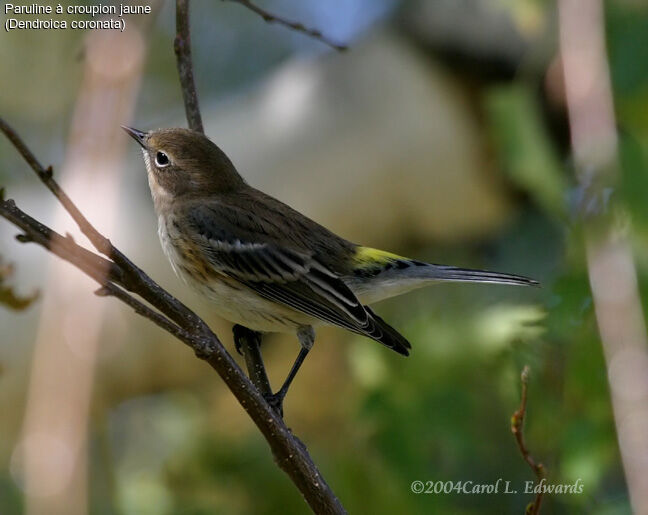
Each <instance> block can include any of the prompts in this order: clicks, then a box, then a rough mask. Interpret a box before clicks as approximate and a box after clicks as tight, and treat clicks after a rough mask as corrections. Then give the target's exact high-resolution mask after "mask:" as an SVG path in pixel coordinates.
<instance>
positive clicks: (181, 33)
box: [173, 0, 205, 132]
mask: <svg viewBox="0 0 648 515" xmlns="http://www.w3.org/2000/svg"><path fill="white" fill-rule="evenodd" d="M173 50H174V52H175V55H176V64H177V67H178V74H179V75H180V86H181V88H182V98H183V100H184V105H185V112H186V114H187V122H188V123H189V128H190V129H193V130H194V131H198V132H205V130H204V129H203V123H202V117H201V116H200V109H199V108H198V92H197V91H196V83H195V81H194V73H193V64H192V60H191V32H190V30H189V0H176V37H175V40H174V41H173Z"/></svg>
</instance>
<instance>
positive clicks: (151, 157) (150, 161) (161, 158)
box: [122, 126, 245, 201]
mask: <svg viewBox="0 0 648 515" xmlns="http://www.w3.org/2000/svg"><path fill="white" fill-rule="evenodd" d="M122 128H123V129H124V130H125V131H126V132H127V133H128V135H129V136H131V137H132V138H133V139H134V140H135V141H137V143H139V145H140V146H141V147H142V152H143V154H144V162H145V163H146V170H147V172H148V180H149V186H150V187H151V193H152V194H153V198H154V200H156V201H157V200H162V199H175V198H178V197H180V196H184V195H202V194H206V195H210V194H215V193H224V192H228V191H231V190H233V189H236V188H238V187H240V186H241V185H243V184H245V182H244V181H243V179H242V178H241V176H240V175H239V174H238V172H237V171H236V168H234V165H233V164H232V162H231V161H230V160H229V158H228V157H227V156H226V155H225V153H224V152H223V151H222V150H221V149H220V148H218V147H217V146H216V145H215V144H214V143H212V142H211V141H210V140H209V139H208V138H207V137H206V136H205V135H204V134H202V133H200V132H196V131H192V130H189V129H181V128H173V129H158V130H154V131H149V132H144V131H140V130H137V129H133V128H131V127H124V126H122Z"/></svg>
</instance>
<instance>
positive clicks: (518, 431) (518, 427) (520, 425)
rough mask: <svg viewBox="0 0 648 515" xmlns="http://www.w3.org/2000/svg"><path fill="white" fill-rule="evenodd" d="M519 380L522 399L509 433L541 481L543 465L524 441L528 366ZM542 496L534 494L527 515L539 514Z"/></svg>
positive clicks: (543, 473)
mask: <svg viewBox="0 0 648 515" xmlns="http://www.w3.org/2000/svg"><path fill="white" fill-rule="evenodd" d="M520 380H521V382H522V399H521V401H520V407H519V408H518V410H517V411H516V412H515V413H513V415H512V416H511V431H512V432H513V436H515V441H516V442H517V446H518V449H520V452H521V453H522V457H523V458H524V461H526V462H527V463H528V464H529V467H531V470H533V473H534V474H535V475H536V477H537V478H538V481H542V479H543V478H544V477H545V468H544V465H543V464H542V463H539V462H537V461H536V460H535V459H534V458H533V456H531V453H530V452H529V449H528V448H527V446H526V442H525V441H524V418H525V416H526V409H527V391H528V389H529V366H528V365H525V366H524V368H523V369H522V373H521V374H520ZM542 495H543V490H542V489H539V492H538V493H537V494H536V498H535V500H534V501H533V503H531V504H529V506H527V509H526V513H527V514H528V515H537V514H538V513H540V505H541V504H542Z"/></svg>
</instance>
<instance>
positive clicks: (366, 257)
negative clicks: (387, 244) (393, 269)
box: [354, 247, 407, 265]
mask: <svg viewBox="0 0 648 515" xmlns="http://www.w3.org/2000/svg"><path fill="white" fill-rule="evenodd" d="M354 259H355V262H356V263H357V264H358V265H371V264H377V265H382V264H384V263H389V262H390V261H394V260H398V259H407V258H404V257H403V256H399V255H398V254H392V253H391V252H386V251H384V250H379V249H372V248H371V247H358V248H357V249H356V254H355V256H354Z"/></svg>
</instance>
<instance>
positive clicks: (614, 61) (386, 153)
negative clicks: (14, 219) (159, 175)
mask: <svg viewBox="0 0 648 515" xmlns="http://www.w3.org/2000/svg"><path fill="white" fill-rule="evenodd" d="M16 4H19V2H16ZM24 4H25V5H27V2H24ZM64 5H66V4H65V3H64ZM75 5H92V3H91V2H78V3H76V4H75ZM147 5H151V6H152V7H153V12H152V13H151V14H150V15H146V16H134V17H131V18H127V22H126V30H125V31H124V32H123V33H119V32H116V31H94V32H92V31H88V32H85V31H79V30H40V31H33V30H22V31H18V30H16V31H12V32H9V33H6V32H2V34H0V77H2V79H1V87H0V115H1V116H2V117H3V118H5V119H6V120H7V122H8V123H10V124H11V125H12V126H13V127H14V128H15V129H16V130H17V131H18V132H19V134H21V135H22V137H23V138H24V139H25V140H26V142H27V143H28V144H29V145H30V146H31V148H32V150H33V151H34V152H35V154H36V155H37V156H38V157H39V159H40V160H41V162H42V163H44V164H45V165H47V164H50V163H51V164H52V165H53V166H54V167H55V174H56V176H57V178H59V179H60V182H61V183H62V184H63V185H64V187H65V188H66V190H67V191H68V193H69V194H70V195H71V197H72V198H73V200H74V201H76V202H77V203H78V205H79V206H80V207H81V209H82V211H84V213H86V215H87V216H88V218H89V219H90V220H91V221H92V222H93V223H95V224H96V226H97V227H98V228H99V230H100V231H102V232H104V234H106V235H107V236H109V237H110V239H111V240H112V241H113V243H115V244H116V246H117V247H119V248H120V249H121V250H122V251H124V252H125V253H126V254H127V255H128V256H130V257H131V258H132V259H133V260H134V261H135V262H136V263H138V264H139V265H140V266H141V267H142V268H143V269H144V270H146V271H147V272H148V273H149V274H150V275H151V276H152V277H153V278H154V279H155V280H156V281H158V282H159V283H160V284H161V285H162V286H164V287H165V288H167V289H168V290H169V291H170V292H172V293H173V294H174V295H176V296H178V297H179V298H180V299H181V300H183V301H184V302H186V303H187V304H188V305H189V306H190V307H192V308H194V309H195V310H196V311H197V312H198V313H199V314H200V315H201V316H203V317H204V318H205V319H206V320H207V321H208V322H209V324H210V325H211V326H212V327H213V328H214V329H215V331H216V332H217V334H218V335H219V336H220V337H221V339H222V340H223V342H224V343H225V344H226V345H227V347H228V349H229V350H230V352H234V351H233V344H232V341H231V326H230V325H229V324H228V323H226V322H224V321H222V320H219V319H217V318H215V317H214V316H213V315H212V314H211V313H210V307H209V305H208V304H207V303H205V302H203V301H201V300H200V299H199V298H198V297H197V296H195V295H194V294H192V293H191V292H190V291H188V290H187V289H186V288H185V287H184V285H183V284H182V283H181V282H180V281H179V280H178V279H177V278H176V277H175V276H173V274H172V271H171V268H170V266H169V265H168V263H167V261H166V259H165V258H164V256H163V254H162V252H161V249H160V245H159V242H158V239H157V223H156V219H155V216H154V213H153V207H152V203H151V200H150V194H149V191H148V185H147V183H146V178H145V170H144V165H143V162H142V159H141V154H140V152H139V150H138V149H137V148H136V146H135V145H134V144H133V143H132V142H131V141H128V140H127V136H126V135H125V134H123V133H121V131H120V130H119V125H120V124H125V125H131V126H134V127H137V128H140V129H144V130H148V129H152V128H157V127H168V126H186V121H185V119H184V108H183V105H182V100H181V93H180V88H179V84H178V78H177V72H176V66H175V60H174V55H173V47H172V44H173V37H174V30H175V28H174V27H175V25H174V24H175V20H174V5H173V2H170V1H163V2H157V3H156V2H149V3H147ZM259 5H261V6H262V7H264V8H267V9H268V10H269V11H271V12H273V13H276V14H279V15H282V16H285V17H286V18H289V19H295V20H299V21H302V22H303V23H304V24H305V25H307V26H312V27H315V28H318V29H320V30H321V31H322V32H323V33H325V34H326V35H327V36H328V37H329V38H330V39H332V40H335V41H337V42H341V43H346V44H348V45H349V46H350V49H349V51H347V52H345V53H338V52H336V51H334V50H332V49H330V48H329V47H327V46H326V45H323V44H322V43H321V42H318V41H314V40H312V39H309V38H307V37H305V36H304V35H302V34H299V33H295V32H291V31H289V30H286V29H284V28H282V27H279V26H276V25H268V24H266V23H264V22H263V20H262V19H261V18H259V17H258V16H256V15H254V14H253V13H251V12H250V11H248V10H247V9H245V8H243V7H242V6H240V5H237V4H234V3H230V2H207V1H195V2H193V3H192V42H193V54H194V66H195V76H196V81H197V88H198V93H199V99H200V105H201V110H202V115H203V120H204V122H205V129H206V132H207V134H208V136H209V137H210V138H211V139H212V140H213V141H214V142H216V143H217V144H218V145H219V146H220V147H221V148H222V149H223V150H224V151H225V152H226V153H227V154H228V155H229V156H230V158H231V159H232V160H233V162H234V163H235V164H236V166H237V168H238V169H239V171H240V172H241V173H242V174H243V176H244V177H245V178H246V179H247V180H248V182H250V183H251V184H253V185H254V186H256V187H258V188H260V189H262V190H265V191H266V192H268V193H270V194H272V195H274V196H276V197H278V198H279V199H281V200H283V201H285V202H287V203H289V204H290V205H292V206H293V207H295V208H297V209H299V210H300V211H302V212H304V213H305V214H307V215H309V216H311V217H313V218H315V219H316V220H317V221H319V222H321V223H323V224H324V225H326V226H327V227H329V228H331V229H332V230H334V231H335V232H337V233H339V234H341V235H343V236H345V237H346V238H348V239H350V240H352V241H356V242H359V243H360V242H361V243H362V244H365V245H369V246H375V247H381V248H385V249H387V250H391V251H393V252H396V253H399V254H403V255H407V256H411V257H413V258H417V259H421V260H427V261H431V262H435V263H447V264H454V265H459V266H466V267H478V268H486V269H492V270H497V271H503V272H511V273H520V274H524V275H529V276H532V277H534V278H536V279H538V280H540V281H541V282H542V285H543V287H542V288H541V289H520V288H514V287H507V286H493V285H465V284H444V285H439V286H436V287H433V288H428V289H425V290H421V291H418V292H414V293H411V294H409V295H407V296H405V297H402V298H399V299H396V300H392V301H387V302H384V303H382V304H380V305H378V306H377V307H376V311H377V312H378V313H379V314H380V315H381V316H383V317H384V318H385V319H387V320H389V321H390V323H391V324H392V325H394V326H395V327H396V328H398V329H399V330H400V331H401V332H402V333H403V334H404V335H405V336H406V337H407V338H408V339H409V340H410V341H411V342H412V346H413V351H412V354H411V357H409V358H407V359H403V358H402V357H400V356H397V355H396V354H394V353H393V352H391V351H389V350H388V349H386V348H383V347H381V346H379V345H376V344H375V343H374V342H372V341H370V340H367V339H364V338H361V337H358V336H354V335H350V334H348V333H346V332H344V331H342V330H337V329H330V328H322V329H320V330H319V331H318V339H317V344H316V345H315V347H314V350H313V352H312V353H311V356H310V357H309V358H308V360H307V361H306V363H305V365H304V367H303V369H302V371H301V372H300V374H299V375H298V376H297V379H296V381H295V383H294V386H293V388H292V389H291V392H290V394H289V395H288V397H287V399H286V403H285V413H286V421H287V424H288V425H289V426H290V427H291V428H292V429H293V431H294V432H295V433H296V434H297V435H299V437H300V438H301V439H302V440H303V441H304V442H305V443H306V444H307V445H308V447H309V450H310V451H311V453H312V455H313V458H314V459H315V461H316V462H317V463H318V465H319V466H320V468H321V470H322V472H323V474H324V476H325V477H326V478H327V480H328V482H329V484H330V485H331V487H332V488H333V490H334V491H335V492H336V493H337V495H338V496H339V497H340V499H341V501H342V503H343V504H344V505H345V507H346V508H347V509H348V510H349V511H350V512H351V513H394V512H397V513H465V514H472V513H493V514H496V513H497V514H500V513H522V512H523V510H524V508H525V506H526V505H527V503H529V502H530V501H532V500H533V495H531V494H525V493H524V491H523V490H524V482H525V481H531V480H534V476H533V474H532V472H531V470H530V469H529V467H528V466H527V464H526V463H525V462H524V461H523V459H522V458H521V455H520V453H519V450H518V448H517V447H516V444H515V441H514V438H513V436H512V435H511V431H510V417H511V415H512V413H513V412H514V411H515V410H516V409H517V407H518V406H519V399H520V378H519V374H520V372H521V370H522V367H523V366H524V365H525V364H528V365H529V366H530V370H531V374H530V383H529V401H528V415H527V425H526V438H527V443H528V446H529V448H530V450H531V452H532V454H533V455H534V457H536V458H537V459H538V460H540V461H542V462H543V463H544V464H545V466H546V469H547V475H548V479H549V482H550V483H565V484H572V483H574V482H575V481H576V480H578V479H580V481H581V482H582V484H583V485H584V489H583V493H582V494H573V495H567V494H563V495H549V496H546V497H545V499H544V501H543V513H569V514H573V513H595V514H621V513H630V512H631V505H630V500H629V492H628V488H627V486H626V480H625V477H624V470H623V467H622V461H621V454H620V451H619V444H618V443H617V436H616V431H615V421H614V416H613V405H612V403H611V397H610V390H609V386H608V372H607V371H606V362H605V358H604V352H603V348H602V345H601V340H600V338H599V331H598V328H597V319H596V315H595V304H594V302H593V298H592V294H591V292H590V286H589V281H588V272H587V261H586V255H585V247H584V244H583V227H582V223H581V218H580V217H579V211H580V209H581V208H580V206H581V204H580V200H582V196H583V192H582V190H581V189H580V188H579V187H578V183H577V181H576V179H575V173H574V169H575V165H574V159H573V157H572V152H571V150H570V148H571V146H570V132H569V124H568V117H567V103H566V95H565V81H564V76H563V71H562V70H563V68H562V63H561V57H560V53H559V26H558V11H557V6H556V4H555V2H553V1H550V0H429V1H423V0H420V1H416V0H401V1H398V0H302V1H301V2H289V1H287V0H268V1H262V0H259ZM603 15H604V28H605V37H606V45H607V53H608V59H609V60H608V64H609V71H610V77H611V83H612V92H613V101H614V108H615V114H616V126H617V129H618V146H617V152H618V170H617V177H616V181H617V182H616V187H614V188H610V189H607V190H606V191H605V194H606V199H609V202H610V203H613V204H614V206H615V220H616V222H617V223H618V224H620V226H621V227H622V228H623V231H622V233H623V236H624V238H626V239H627V241H628V242H629V246H630V249H631V250H632V252H633V254H634V259H635V265H636V272H637V276H638V284H639V286H640V287H642V286H645V285H646V282H647V281H648V259H647V258H646V255H647V254H646V252H645V251H646V248H647V246H648V208H647V206H648V203H646V192H647V191H648V178H647V177H648V176H647V175H646V170H647V169H646V151H647V150H648V66H646V63H647V62H648V30H646V27H648V4H647V3H646V2H645V1H643V0H611V1H607V2H605V3H604V12H603ZM2 16H3V25H4V19H5V18H6V17H7V15H6V14H4V13H3V14H2ZM16 18H19V17H18V16H16ZM20 18H21V19H29V18H30V17H29V16H22V17H20ZM41 18H49V16H41ZM61 19H62V18H61ZM66 19H68V20H72V19H92V18H91V17H90V16H83V15H76V16H69V17H66ZM0 163H1V165H0V184H2V185H4V186H5V187H6V190H7V196H8V197H10V198H14V199H15V200H16V201H17V203H18V205H19V206H21V207H22V208H23V209H24V210H26V211H27V212H28V213H30V214H31V215H33V216H35V217H36V218H38V219H40V220H42V221H44V222H45V223H47V224H49V225H50V226H53V227H54V228H55V229H56V230H58V231H59V232H61V233H65V232H66V231H68V232H70V233H72V234H73V235H74V236H75V238H76V240H77V241H78V242H82V243H83V244H86V242H85V240H84V239H83V237H82V236H80V235H78V234H77V232H75V231H76V227H75V226H74V224H73V222H72V221H71V220H70V219H69V218H68V217H67V216H66V215H65V214H64V213H61V212H60V209H59V207H58V206H57V205H56V202H55V200H54V199H53V197H52V196H51V194H49V193H48V192H47V191H46V190H45V188H44V186H43V185H42V184H41V183H39V182H38V180H37V179H36V177H35V176H34V175H33V173H32V172H31V171H30V170H29V169H28V167H27V165H26V164H25V163H24V162H23V161H22V160H21V158H20V156H19V155H18V154H17V153H16V151H15V149H14V148H13V147H12V146H11V145H10V144H9V143H8V142H7V141H6V139H4V138H0ZM16 232H17V231H16V229H15V228H13V227H12V226H10V225H9V224H8V223H6V222H5V221H0V242H2V243H1V244H0V257H1V259H2V263H3V265H2V267H0V271H1V272H3V273H4V275H6V276H7V278H6V279H5V283H6V284H8V285H10V286H11V287H12V288H13V291H14V292H15V294H16V295H18V296H20V297H23V298H29V297H31V296H32V295H33V294H35V293H36V294H37V295H38V296H37V298H36V299H35V300H33V302H31V303H30V304H29V305H28V306H27V307H25V306H17V305H15V304H16V303H14V306H13V307H11V306H9V305H4V306H0V406H1V408H0V513H2V514H17V513H23V512H25V513H61V514H63V513H65V514H73V513H96V514H124V515H131V514H196V515H198V514H207V513H210V514H211V513H228V514H229V513H237V514H252V513H255V514H264V513H265V514H271V513H272V514H274V513H307V512H308V508H307V506H306V504H305V503H304V502H303V500H302V499H301V498H300V496H299V494H298V492H297V491H296V489H295V488H294V487H293V485H292V484H291V483H290V481H289V480H288V478H287V477H286V476H285V475H284V474H283V472H281V471H280V470H279V469H278V468H277V467H276V465H275V464H274V462H273V459H272V456H271V454H270V452H269V449H268V447H267V445H266V442H265V441H264V440H263V438H262V437H261V435H260V434H259V433H258V431H257V430H256V428H255V427H254V426H253V424H252V422H251V421H250V419H249V418H248V417H247V416H246V414H245V412H244V411H243V410H242V409H241V407H240V406H239V405H238V404H237V403H236V401H235V400H234V398H233V396H232V395H231V394H230V393H229V391H228V390H227V389H226V388H225V387H224V385H223V383H222V381H221V380H220V379H219V378H218V376H217V375H216V374H215V373H214V372H213V371H212V370H211V369H210V368H209V367H208V366H207V365H205V364H204V363H203V362H201V361H199V360H197V359H196V358H195V357H194V356H193V354H192V352H191V351H190V350H188V349H187V348H185V347H184V346H183V345H181V344H180V343H179V342H177V341H175V340H173V339H172V338H171V337H170V336H169V335H167V334H166V333H164V332H162V331H161V330H159V329H157V328H156V327H154V326H153V325H152V324H150V323H148V322H147V321H145V320H143V319H141V318H140V317H138V316H136V315H135V314H134V313H133V312H132V311H131V310H130V309H128V308H126V307H125V306H123V305H121V304H120V303H119V302H117V301H115V300H111V299H100V298H98V297H95V296H93V295H92V291H93V290H94V289H96V285H95V284H94V283H93V282H92V281H90V280H89V279H87V278H86V277H85V276H83V275H82V274H81V273H80V272H78V271H77V270H76V269H73V268H72V267H71V266H69V265H67V264H65V263H62V262H60V261H58V260H56V259H55V258H54V257H53V256H52V255H51V254H49V253H47V252H45V251H43V250H42V249H40V248H37V247H35V246H34V245H20V244H18V243H17V242H15V240H14V239H13V236H14V235H15V234H16ZM9 264H13V271H12V272H13V273H12V274H9V273H8V272H9V271H10V268H12V267H10V266H9ZM0 275H1V274H0ZM9 275H10V277H9ZM611 280H612V281H613V279H611ZM612 284H614V283H612ZM6 291H7V290H3V292H4V293H3V296H4V297H0V299H3V300H4V301H5V302H7V298H8V296H7V294H6ZM18 304H20V303H18ZM647 306H648V304H645V303H644V304H643V306H640V307H642V311H641V312H642V313H643V311H645V309H646V307H647ZM17 308H20V309H17ZM263 351H264V355H265V357H266V363H267V365H268V369H269V374H270V377H271V381H272V382H273V385H279V384H280V381H282V380H283V378H284V376H285V374H286V373H287V371H288V369H289V367H290V364H291V363H292V360H293V359H294V356H295V354H296V352H297V342H296V339H295V338H293V337H292V336H289V335H272V336H268V337H267V338H265V339H264V344H263ZM237 359H238V360H239V362H241V363H242V360H241V358H240V357H238V356H237ZM639 361H640V360H639ZM639 370H640V371H641V369H639ZM643 370H645V369H643ZM620 374H621V375H622V376H623V375H624V374H623V370H621V372H620ZM628 377H632V376H628ZM642 378H643V380H644V381H645V378H646V376H642ZM634 385H639V386H637V388H640V387H641V388H643V386H645V383H641V381H639V382H634V381H633V382H632V384H631V385H630V387H631V388H634ZM645 393H646V392H645V391H640V392H639V394H645ZM637 398H639V397H637ZM641 429H642V430H644V429H645V426H642V428H641ZM638 451H639V452H641V453H643V454H641V456H642V457H643V459H648V456H647V455H646V453H647V452H648V449H645V448H643V449H641V448H640V449H638ZM500 478H501V479H502V480H504V481H510V482H511V484H512V485H513V486H514V487H515V488H517V489H518V493H517V494H508V495H505V494H503V493H501V492H500V494H493V495H460V494H456V493H452V494H447V495H446V494H443V495H414V494H413V493H412V492H411V490H410V484H411V483H412V481H414V480H423V481H427V480H447V481H450V480H451V481H460V480H461V481H473V482H475V483H494V482H495V481H497V480H498V479H500ZM635 507H636V505H635ZM644 509H648V508H646V506H645V505H644Z"/></svg>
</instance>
